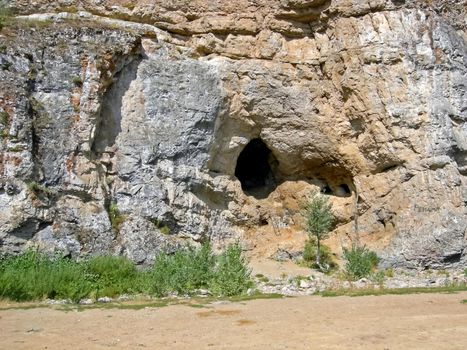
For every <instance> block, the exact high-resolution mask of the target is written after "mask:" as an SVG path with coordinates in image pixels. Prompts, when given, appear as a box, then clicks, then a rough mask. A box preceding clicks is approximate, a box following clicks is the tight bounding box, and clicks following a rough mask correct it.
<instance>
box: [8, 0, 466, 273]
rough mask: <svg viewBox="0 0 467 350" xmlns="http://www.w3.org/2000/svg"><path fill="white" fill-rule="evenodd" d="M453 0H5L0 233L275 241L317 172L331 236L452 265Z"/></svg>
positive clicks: (124, 240) (289, 247) (107, 248)
mask: <svg viewBox="0 0 467 350" xmlns="http://www.w3.org/2000/svg"><path fill="white" fill-rule="evenodd" d="M466 5H467V3H466V2H465V1H454V2H452V1H441V0H438V1H433V2H431V5H428V4H427V3H426V2H424V1H416V0H412V1H395V0H392V1H389V0H375V1H366V2H363V1H356V0H332V1H331V0H276V1H261V0H260V1H248V0H236V1H228V2H227V1H216V2H211V1H193V0H192V1H182V0H180V1H160V2H157V4H154V2H152V1H132V2H128V1H123V0H121V1H117V0H83V1H69V0H67V1H65V0H63V1H54V2H50V1H39V0H38V1H35V2H34V5H31V4H30V2H29V1H22V0H16V1H10V2H9V6H10V7H12V8H13V9H14V10H15V12H16V14H18V17H16V18H15V19H14V20H11V21H10V24H9V25H8V26H6V27H5V28H4V29H3V30H2V31H1V32H0V68H1V69H0V116H1V119H0V132H1V143H0V176H1V178H0V251H2V252H3V253H9V252H19V251H21V250H23V249H25V248H26V247H29V246H38V247H40V248H41V249H44V250H57V249H58V250H61V251H64V252H65V253H66V254H70V255H72V256H77V257H78V256H84V255H87V254H96V253H102V252H113V253H120V254H124V255H126V256H128V257H130V258H131V259H133V260H134V261H136V262H137V263H139V264H150V263H151V262H152V261H153V259H154V256H155V254H156V253H157V252H159V251H162V250H164V251H172V250H175V249H177V248H178V247H180V246H182V245H184V244H186V243H187V242H201V241H203V240H205V239H208V238H209V239H211V241H212V242H214V243H215V245H216V246H222V245H223V244H225V243H227V242H229V241H231V240H235V239H241V240H243V241H244V242H245V246H246V247H247V248H248V249H250V250H251V252H252V254H258V255H261V256H274V255H275V254H276V252H278V251H281V252H283V251H285V252H289V253H288V254H290V255H291V256H293V255H294V251H297V250H299V249H300V247H302V245H303V241H304V239H305V236H306V235H305V233H304V232H303V229H302V218H301V215H300V207H301V205H302V204H303V202H304V201H305V200H306V198H307V195H308V194H309V193H310V192H311V191H313V190H315V189H320V190H321V191H322V192H324V193H325V194H326V195H329V196H330V198H331V201H332V203H333V206H334V213H335V217H336V226H335V229H334V231H333V234H332V235H331V238H330V240H329V241H328V242H327V243H328V244H330V245H331V246H332V247H333V248H334V250H335V251H336V252H339V251H340V249H341V247H342V246H343V245H344V246H345V245H348V244H350V243H349V242H350V240H357V239H358V240H360V241H361V242H363V243H365V244H367V245H369V246H370V247H371V248H373V249H376V250H377V251H378V253H379V255H380V256H381V257H382V265H383V266H398V267H410V268H446V267H460V266H465V264H466V263H467V186H466V185H467V177H466V176H467V34H466V33H467V31H466V21H467V20H466V11H465V8H466ZM91 13H92V14H91Z"/></svg>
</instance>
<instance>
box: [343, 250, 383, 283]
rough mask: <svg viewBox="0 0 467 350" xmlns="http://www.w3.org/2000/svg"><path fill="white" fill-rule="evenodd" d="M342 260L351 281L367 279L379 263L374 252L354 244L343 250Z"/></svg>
mask: <svg viewBox="0 0 467 350" xmlns="http://www.w3.org/2000/svg"><path fill="white" fill-rule="evenodd" d="M344 259H345V260H346V264H345V272H346V274H347V276H348V277H349V278H351V279H353V280H358V279H360V278H363V277H368V276H369V275H370V274H371V272H372V271H373V270H374V269H375V268H376V266H377V265H378V262H379V258H378V256H377V255H376V253H375V252H373V251H371V250H369V249H368V248H366V247H365V246H357V245H356V244H352V247H351V248H350V249H348V248H344Z"/></svg>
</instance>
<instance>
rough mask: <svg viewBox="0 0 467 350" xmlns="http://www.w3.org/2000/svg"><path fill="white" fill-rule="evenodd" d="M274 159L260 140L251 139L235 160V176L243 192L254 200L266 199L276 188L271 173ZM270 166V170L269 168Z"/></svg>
mask: <svg viewBox="0 0 467 350" xmlns="http://www.w3.org/2000/svg"><path fill="white" fill-rule="evenodd" d="M276 162H277V161H276V159H275V157H274V155H273V154H272V153H271V150H270V149H269V148H268V146H266V144H265V143H264V142H263V141H262V140H261V139H253V140H251V141H250V142H249V143H248V145H246V147H245V148H244V149H243V151H242V152H241V153H240V155H239V157H238V159H237V166H236V168H235V176H236V177H237V179H239V180H240V183H241V184H242V189H243V191H244V192H245V193H246V194H248V195H251V196H254V197H255V198H258V199H261V198H266V197H267V196H268V195H269V194H270V193H271V192H272V191H274V190H275V189H276V187H277V185H276V180H275V177H274V173H273V168H275V164H274V163H276ZM271 165H272V168H271Z"/></svg>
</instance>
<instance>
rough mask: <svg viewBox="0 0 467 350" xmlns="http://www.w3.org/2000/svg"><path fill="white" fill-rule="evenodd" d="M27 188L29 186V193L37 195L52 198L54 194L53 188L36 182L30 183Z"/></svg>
mask: <svg viewBox="0 0 467 350" xmlns="http://www.w3.org/2000/svg"><path fill="white" fill-rule="evenodd" d="M27 186H28V190H29V192H31V193H33V194H35V195H40V194H44V195H46V196H51V195H53V194H54V191H53V190H52V189H51V188H48V187H47V186H44V185H41V184H39V183H37V182H35V181H31V182H28V183H27Z"/></svg>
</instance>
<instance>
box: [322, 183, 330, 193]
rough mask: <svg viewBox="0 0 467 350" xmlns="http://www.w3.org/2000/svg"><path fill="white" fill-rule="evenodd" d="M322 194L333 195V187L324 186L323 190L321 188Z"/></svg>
mask: <svg viewBox="0 0 467 350" xmlns="http://www.w3.org/2000/svg"><path fill="white" fill-rule="evenodd" d="M321 193H323V194H332V190H331V187H329V186H328V185H326V186H324V187H323V188H321Z"/></svg>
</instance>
